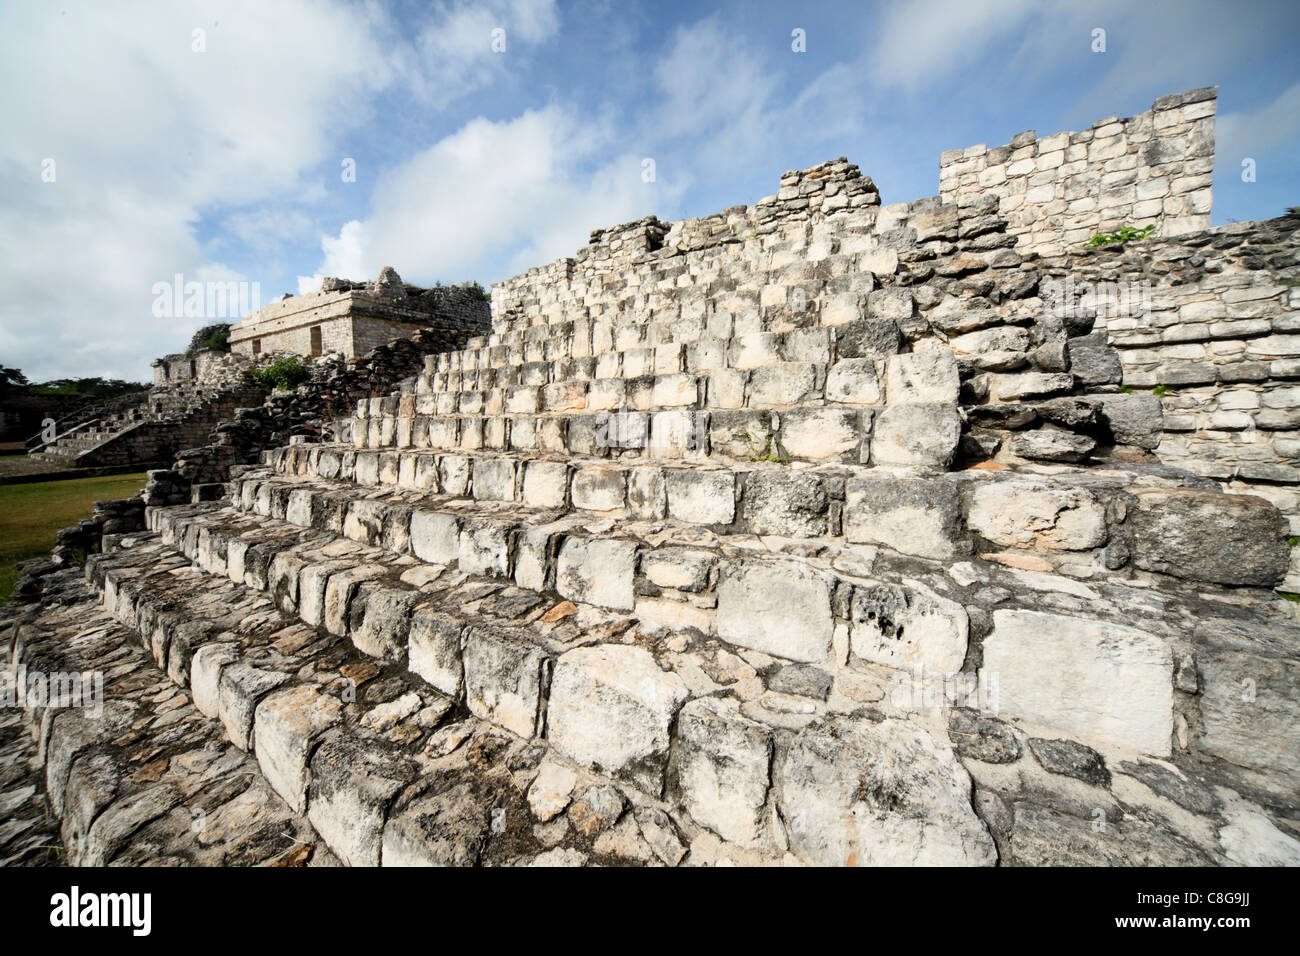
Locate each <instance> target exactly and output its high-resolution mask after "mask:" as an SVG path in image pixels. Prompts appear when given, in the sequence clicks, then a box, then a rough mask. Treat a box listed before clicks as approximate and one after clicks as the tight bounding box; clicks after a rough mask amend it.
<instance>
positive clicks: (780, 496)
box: [741, 471, 828, 538]
mask: <svg viewBox="0 0 1300 956" xmlns="http://www.w3.org/2000/svg"><path fill="white" fill-rule="evenodd" d="M742 504H743V507H742V509H741V516H742V517H743V519H744V522H745V525H746V527H747V528H748V529H749V530H750V531H751V532H752V533H753V534H774V535H783V536H786V537H795V538H797V537H812V536H816V535H822V534H825V533H826V527H827V504H828V501H827V497H826V489H825V487H824V486H823V484H822V482H821V481H820V480H819V479H818V478H817V477H816V476H814V475H800V474H797V473H786V472H783V471H756V472H752V473H751V474H750V475H749V476H748V477H747V478H746V479H745V492H744V500H743V502H742Z"/></svg>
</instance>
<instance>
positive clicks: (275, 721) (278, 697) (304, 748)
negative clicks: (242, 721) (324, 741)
mask: <svg viewBox="0 0 1300 956" xmlns="http://www.w3.org/2000/svg"><path fill="white" fill-rule="evenodd" d="M342 711H343V705H342V703H341V702H340V701H339V700H338V699H337V698H335V697H330V696H329V695H327V694H322V693H321V692H320V690H318V689H317V688H316V687H313V686H311V685H307V684H301V685H298V686H297V687H288V688H285V689H284V690H277V691H274V692H272V693H270V694H268V695H267V696H266V697H265V698H263V700H262V701H261V702H260V703H259V704H258V705H257V713H256V722H255V724H256V728H257V733H256V736H255V739H254V744H255V749H256V753H257V762H258V765H259V766H260V767H261V768H262V773H264V774H265V775H266V779H267V781H268V782H269V783H270V784H271V786H272V787H274V788H275V792H276V793H278V794H279V795H280V796H281V798H283V800H284V802H285V803H287V804H289V806H290V807H292V808H293V810H294V812H295V813H305V812H306V810H307V781H308V760H309V758H310V756H311V750H312V747H313V745H314V743H315V740H316V738H317V737H319V736H320V735H321V734H323V733H324V732H325V731H327V730H329V728H330V727H332V726H334V725H335V724H336V723H338V721H339V720H340V719H341V716H342Z"/></svg>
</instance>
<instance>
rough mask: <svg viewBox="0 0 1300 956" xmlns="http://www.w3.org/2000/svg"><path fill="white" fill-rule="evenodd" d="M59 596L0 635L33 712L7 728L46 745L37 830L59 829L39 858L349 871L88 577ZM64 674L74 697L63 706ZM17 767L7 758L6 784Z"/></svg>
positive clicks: (69, 580) (64, 582)
mask: <svg viewBox="0 0 1300 956" xmlns="http://www.w3.org/2000/svg"><path fill="white" fill-rule="evenodd" d="M46 586H47V588H48V589H49V590H51V591H57V592H58V594H59V601H58V602H57V603H51V604H50V605H48V606H46V607H44V608H42V610H41V612H40V613H39V614H38V615H35V616H30V615H28V616H24V617H23V618H21V619H20V620H19V622H17V624H16V625H6V626H4V627H3V629H2V630H0V680H3V681H6V682H8V684H9V686H10V687H12V688H15V689H17V688H22V690H23V691H24V703H26V704H27V705H28V706H26V707H25V708H17V709H13V708H7V709H6V715H5V718H4V719H5V720H8V719H10V717H11V716H12V717H13V718H14V719H18V720H21V721H23V722H24V723H26V725H27V727H25V728H24V730H23V733H24V735H25V736H28V735H29V734H30V736H29V740H30V739H31V738H33V737H34V738H35V739H34V741H32V743H33V745H32V746H31V748H30V750H31V753H30V756H31V759H32V762H33V764H34V765H35V766H36V767H37V768H38V772H39V781H38V782H39V791H40V792H39V794H37V796H38V797H39V800H40V806H39V807H37V808H35V809H36V810H37V813H38V817H37V827H39V828H44V829H46V830H47V831H50V830H52V831H53V832H52V833H51V832H47V833H46V834H45V838H44V840H43V843H44V846H43V847H41V848H40V849H42V850H43V851H44V852H45V853H47V854H48V855H49V856H50V857H52V858H54V859H55V862H57V863H58V864H59V865H74V866H76V865H80V866H103V865H106V864H112V865H119V866H139V865H151V866H191V865H207V866H250V865H251V866H257V865H270V866H299V865H303V864H304V863H308V862H309V863H310V865H313V866H319V865H329V864H331V863H336V862H337V861H335V860H334V857H333V855H332V854H331V853H330V852H329V850H328V849H326V848H325V847H324V846H323V845H319V844H320V841H319V839H318V838H317V837H316V834H315V833H314V832H313V830H312V828H311V827H310V826H309V825H308V823H307V820H306V818H305V817H304V816H303V815H302V814H301V813H295V812H294V811H293V810H292V809H290V808H289V806H287V805H286V804H285V803H284V801H283V800H281V798H280V797H279V796H277V794H276V793H275V792H274V790H273V789H272V788H271V786H269V784H268V783H267V781H266V780H265V779H264V777H263V775H262V774H261V772H260V770H259V768H258V765H257V760H256V759H255V757H254V756H253V755H252V754H247V753H244V752H243V750H242V749H240V748H237V747H235V746H232V745H231V744H230V743H229V742H228V740H227V739H226V735H225V733H224V732H223V728H222V725H221V724H220V723H217V722H214V721H211V720H209V719H207V718H206V717H205V716H204V715H203V714H202V713H200V712H199V710H197V709H196V707H195V706H194V703H193V701H192V700H191V698H190V695H189V694H188V693H187V692H186V691H185V690H183V689H181V688H178V687H176V686H175V685H174V684H173V683H172V682H171V681H169V680H168V679H167V676H166V674H164V673H163V672H161V671H160V670H158V669H157V667H156V666H155V665H154V662H153V660H152V659H151V658H150V656H149V655H148V654H147V653H146V651H145V650H144V649H142V647H141V646H140V639H139V636H138V635H137V634H135V633H133V632H132V631H130V630H128V629H127V628H125V627H123V626H122V625H121V624H119V623H118V622H117V621H115V620H114V619H113V618H112V617H111V616H110V615H109V614H108V613H107V612H106V611H105V610H104V609H103V608H102V607H101V606H99V603H98V595H96V594H95V593H94V592H92V591H91V590H90V589H89V588H88V587H87V585H86V582H85V580H84V576H83V575H82V573H81V572H80V569H77V570H74V571H65V572H61V573H60V574H58V575H55V576H53V577H52V578H51V579H48V580H47V585H46ZM51 678H53V679H54V682H55V683H58V685H59V687H60V688H62V689H63V691H64V694H65V695H66V696H60V697H58V698H56V699H54V700H51V699H50V696H49V693H48V689H49V688H50V686H51ZM73 680H75V681H76V683H75V684H74V683H73ZM74 688H75V690H74ZM10 769H12V768H11V767H10V766H9V765H8V764H7V762H6V765H5V766H4V767H3V768H2V769H0V775H2V774H4V772H6V771H8V770H10ZM29 789H32V788H29ZM13 796H14V795H12V794H4V795H3V796H0V802H4V805H5V811H6V812H5V816H6V818H7V820H6V824H5V825H4V826H3V827H0V857H3V856H5V854H6V853H9V852H18V850H19V846H18V843H19V840H20V839H21V835H20V834H21V833H22V830H21V827H18V826H16V825H14V824H18V823H20V822H21V817H20V815H19V814H17V813H15V812H14V811H15V809H16V808H15V806H14V804H13V802H12V797H13ZM32 834H35V835H38V836H39V835H40V834H39V833H38V832H37V831H36V829H32V830H29V831H28V835H32ZM55 834H58V836H57V837H56V836H55ZM10 836H13V837H14V840H13V842H9V840H10ZM6 844H7V849H5V847H6ZM6 862H7V863H10V862H18V860H17V859H10V860H6ZM24 862H26V861H24Z"/></svg>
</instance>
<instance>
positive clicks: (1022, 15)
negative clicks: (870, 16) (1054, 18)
mask: <svg viewBox="0 0 1300 956" xmlns="http://www.w3.org/2000/svg"><path fill="white" fill-rule="evenodd" d="M1036 8H1038V5H1037V4H1035V3H1034V2H1033V0H911V2H909V3H898V4H889V5H888V6H887V8H886V12H885V14H884V16H883V17H882V19H881V22H880V24H879V28H878V32H877V34H876V40H875V43H874V45H873V49H872V51H871V53H870V55H869V56H868V57H867V58H866V60H865V64H866V66H867V68H868V70H869V72H870V75H871V77H872V80H873V81H874V82H875V83H877V84H879V85H882V86H901V87H906V88H916V87H920V86H924V85H928V84H934V83H936V82H938V81H940V80H942V79H944V78H946V77H948V76H950V75H951V74H953V73H955V72H957V71H959V70H961V69H962V68H963V67H965V66H969V65H970V64H971V63H972V62H974V61H976V60H978V59H980V58H981V57H983V56H984V55H986V54H987V52H988V49H987V48H988V45H989V44H991V43H993V42H995V41H998V40H1001V39H1004V38H1006V37H1007V36H1008V35H1011V34H1014V33H1015V32H1016V31H1017V30H1019V29H1021V28H1022V27H1023V24H1024V21H1025V20H1026V19H1027V18H1028V17H1029V16H1030V15H1031V14H1033V13H1034V12H1035V10H1036Z"/></svg>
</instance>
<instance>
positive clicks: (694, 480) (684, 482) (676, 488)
mask: <svg viewBox="0 0 1300 956" xmlns="http://www.w3.org/2000/svg"><path fill="white" fill-rule="evenodd" d="M666 478H667V490H668V514H669V516H671V517H673V518H676V519H677V520H678V521H688V522H690V523H692V524H730V523H731V522H732V520H733V519H734V518H735V516H736V479H735V476H734V475H733V474H732V473H731V472H729V471H677V470H672V471H669V472H668V473H667V476H666Z"/></svg>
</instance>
